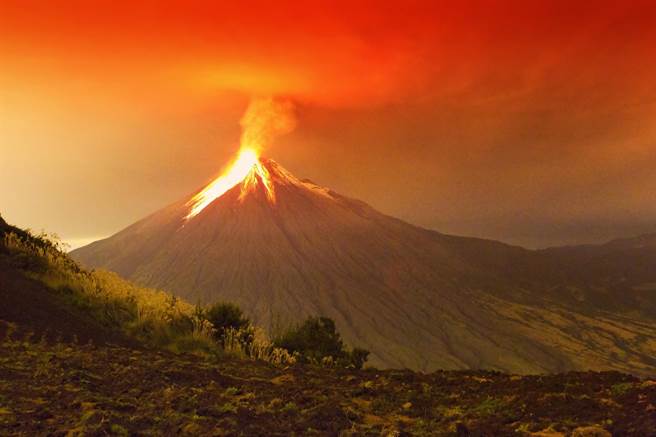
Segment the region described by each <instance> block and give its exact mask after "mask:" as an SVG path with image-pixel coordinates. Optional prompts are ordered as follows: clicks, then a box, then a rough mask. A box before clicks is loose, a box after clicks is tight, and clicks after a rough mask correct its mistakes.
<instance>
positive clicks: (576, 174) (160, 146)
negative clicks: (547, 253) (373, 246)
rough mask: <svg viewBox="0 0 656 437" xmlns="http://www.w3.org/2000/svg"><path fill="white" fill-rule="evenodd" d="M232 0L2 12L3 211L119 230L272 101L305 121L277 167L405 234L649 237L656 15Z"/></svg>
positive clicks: (506, 6)
mask: <svg viewBox="0 0 656 437" xmlns="http://www.w3.org/2000/svg"><path fill="white" fill-rule="evenodd" d="M218 3H220V2H191V1H187V2H163V1H158V2H156V1H148V2H146V1H142V2H137V1H134V2H119V1H111V2H110V1H94V2H88V1H78V2H66V1H62V2H46V1H20V2H19V1H4V0H0V29H2V37H1V38H0V120H2V121H1V122H0V152H1V155H0V156H1V157H0V178H1V179H0V182H1V184H0V212H2V213H3V214H4V215H5V216H6V218H7V219H8V220H10V221H13V222H16V223H17V224H20V225H25V226H32V227H34V228H37V229H40V228H45V229H47V230H50V231H55V232H59V233H60V234H61V235H63V236H64V237H65V238H68V239H76V238H94V237H97V236H102V235H107V234H110V233H113V232H114V231H116V230H118V229H120V228H121V227H123V226H125V225H127V224H129V223H131V222H133V221H134V220H136V219H138V218H140V217H142V216H143V215H145V214H147V213H149V212H151V211H153V210H155V209H157V208H159V207H161V206H163V205H165V204H167V203H169V202H172V201H174V200H177V199H178V198H180V197H182V196H184V195H186V194H188V193H190V192H191V191H193V190H194V189H196V188H198V187H199V186H201V185H202V184H204V183H205V182H207V181H208V180H209V179H211V178H212V177H213V176H214V175H215V174H216V172H217V171H218V170H219V169H220V168H221V167H222V166H223V164H225V161H226V160H227V159H229V157H230V155H231V154H233V153H234V151H235V149H236V147H237V146H236V143H237V141H238V138H239V118H240V116H241V114H242V112H243V111H244V109H245V107H246V105H247V102H248V100H249V98H250V97H251V96H268V95H272V96H276V97H281V98H285V99H289V100H291V101H293V102H294V103H295V105H296V111H297V116H298V127H297V129H296V130H295V131H294V132H293V133H292V134H290V135H288V136H285V137H283V138H280V139H279V140H278V142H277V143H276V144H275V145H274V146H272V147H271V148H270V150H268V151H266V154H267V155H269V156H271V157H273V158H274V159H276V160H278V161H279V162H281V163H282V164H283V165H284V166H286V167H287V168H288V169H289V170H291V171H292V172H294V173H296V174H297V175H298V176H299V177H309V178H311V179H313V180H315V182H317V183H320V184H324V185H328V186H330V187H331V188H334V189H335V190H337V191H340V192H342V193H344V194H347V195H350V196H353V197H358V198H360V199H362V200H365V201H367V202H369V203H371V204H372V205H373V206H375V207H377V208H378V209H380V210H382V211H383V212H386V213H389V214H391V215H395V216H398V217H400V218H403V219H406V220H408V221H410V222H413V223H416V224H420V225H423V226H427V227H431V228H436V229H438V230H441V231H444V232H451V233H460V234H466V235H477V236H484V237H490V238H497V239H502V240H505V241H509V242H512V243H518V244H524V245H528V246H545V245H550V244H560V243H574V242H587V241H599V240H604V239H607V238H611V237H614V236H621V235H632V234H636V233H641V232H650V231H652V232H653V231H656V194H655V193H656V172H655V171H654V169H656V125H655V124H654V119H655V116H656V85H654V84H655V83H656V81H654V80H653V77H654V76H656V74H655V73H656V3H654V2H648V1H645V2H642V1H632V2H619V1H597V2H594V3H590V2H571V1H537V0H536V1H531V2H526V1H459V2H455V1H453V2H436V1H432V2H382V1H378V2H353V1H351V2H336V1H333V2H325V3H321V2H270V1H269V2H230V4H221V5H218ZM221 3H223V2H221ZM226 3H227V2H226ZM354 4H355V5H354Z"/></svg>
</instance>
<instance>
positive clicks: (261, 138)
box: [186, 98, 296, 220]
mask: <svg viewBox="0 0 656 437" xmlns="http://www.w3.org/2000/svg"><path fill="white" fill-rule="evenodd" d="M240 124H241V127H242V133H241V138H240V143H241V148H240V150H239V154H238V155H237V158H236V159H235V160H234V162H233V163H232V164H231V165H230V166H229V167H227V169H226V171H225V172H224V173H223V174H222V175H221V176H219V177H218V178H216V179H215V180H214V181H212V182H211V183H210V184H209V185H207V186H206V187H205V188H203V189H202V190H201V191H200V192H199V193H197V194H196V195H195V196H193V197H192V198H191V200H190V201H189V202H188V205H189V206H190V210H189V214H187V216H186V219H187V220H189V219H191V218H193V217H194V216H196V215H198V214H199V213H200V212H201V211H202V210H203V209H205V208H206V207H207V206H208V205H209V204H210V203H212V202H214V201H215V200H216V199H218V198H219V197H221V196H223V194H225V193H226V191H228V190H230V189H231V188H233V187H235V186H237V185H238V184H240V183H241V184H242V187H241V194H240V196H239V198H240V199H242V200H243V199H244V197H245V196H246V195H247V194H248V193H249V192H250V191H252V190H254V189H255V188H256V187H257V184H258V183H260V182H261V183H262V184H263V185H264V188H265V191H266V195H267V198H268V199H269V201H270V202H272V203H275V200H276V198H275V192H274V189H273V183H272V182H271V177H270V175H269V171H268V170H267V169H266V167H265V166H264V165H263V164H262V162H261V161H260V159H259V154H260V153H259V152H260V150H262V149H263V148H264V147H265V146H268V145H269V144H271V142H272V141H273V139H274V138H275V137H277V136H278V135H282V134H285V133H287V132H291V131H292V130H293V129H294V127H295V125H296V120H295V118H294V114H293V107H292V104H291V103H290V102H281V101H277V100H274V99H272V98H267V99H255V100H253V101H251V103H250V104H249V105H248V109H246V113H245V114H244V116H243V117H242V118H241V120H240Z"/></svg>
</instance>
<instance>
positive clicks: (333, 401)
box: [0, 339, 656, 437]
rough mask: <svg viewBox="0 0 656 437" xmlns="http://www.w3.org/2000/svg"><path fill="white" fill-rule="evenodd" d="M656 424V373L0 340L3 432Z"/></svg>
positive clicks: (554, 430) (437, 431)
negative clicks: (399, 367)
mask: <svg viewBox="0 0 656 437" xmlns="http://www.w3.org/2000/svg"><path fill="white" fill-rule="evenodd" d="M654 429H656V381H652V380H639V379H637V378H635V377H632V376H629V375H625V374H621V373H616V372H609V373H594V372H584V373H569V374H560V375H548V376H523V377H522V376H510V375H504V374H500V373H492V372H484V371H453V372H436V373H433V374H429V375H425V374H416V373H412V372H409V371H391V370H388V371H376V370H365V371H355V370H339V369H322V368H314V367H307V366H295V367H292V368H288V369H281V368H274V367H271V366H268V365H265V364H262V363H256V362H245V361H241V360H236V359H230V358H225V359H222V360H221V361H219V362H215V363H211V362H206V361H203V360H201V359H199V358H198V357H196V356H193V355H173V354H170V353H164V352H157V351H152V350H151V351H149V350H134V349H126V348H118V347H99V346H96V345H86V346H80V345H75V344H55V345H48V344H44V343H41V344H38V343H37V344H35V343H29V342H25V341H18V339H9V340H7V339H5V340H2V341H0V434H2V435H13V434H16V435H29V436H37V435H53V434H54V435H73V434H74V435H151V434H152V435H174V434H175V435H246V436H251V435H252V436H262V435H270V436H289V435H304V436H312V435H322V436H337V435H340V436H342V435H371V436H379V435H417V436H422V435H425V436H435V435H479V436H499V435H520V436H521V435H525V436H528V435H531V434H530V433H531V432H539V431H545V430H547V431H548V433H545V434H535V435H549V436H554V437H556V436H565V435H578V436H586V435H594V436H600V437H606V436H610V435H611V434H610V433H611V432H612V433H613V435H618V436H620V435H622V436H640V437H645V436H652V435H654ZM67 433H68V434H67ZM572 433H573V434H572Z"/></svg>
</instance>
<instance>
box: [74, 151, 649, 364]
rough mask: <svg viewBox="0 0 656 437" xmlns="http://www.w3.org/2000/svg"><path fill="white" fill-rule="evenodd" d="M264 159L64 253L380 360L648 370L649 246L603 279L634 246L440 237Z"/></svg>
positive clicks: (123, 274)
mask: <svg viewBox="0 0 656 437" xmlns="http://www.w3.org/2000/svg"><path fill="white" fill-rule="evenodd" d="M261 166H262V168H263V169H264V170H266V171H265V172H264V173H263V174H265V175H266V177H267V178H269V179H268V180H266V181H264V180H263V179H262V177H263V176H261V175H260V174H259V173H257V174H256V173H255V170H253V172H252V173H251V174H250V175H249V176H247V177H246V178H245V179H244V180H243V181H242V182H241V183H239V184H237V185H235V186H234V187H232V188H231V189H229V190H228V191H226V192H225V193H223V194H222V195H221V196H220V197H218V198H216V199H215V200H213V201H212V202H209V203H208V204H207V206H206V207H205V208H204V209H202V210H201V211H200V212H199V213H198V214H197V215H195V216H193V217H191V218H190V217H189V214H190V203H192V202H193V199H194V198H195V197H196V196H198V194H197V195H196V196H192V197H191V198H185V199H181V200H180V201H178V202H176V203H174V204H172V205H170V206H168V207H166V208H164V209H162V210H160V211H158V212H156V213H154V214H152V215H150V216H149V217H146V218H144V219H143V220H140V221H139V222H137V223H135V224H133V225H131V226H129V227H128V228H126V229H124V230H122V231H121V232H119V233H117V234H116V235H114V236H112V237H110V238H108V239H105V240H102V241H98V242H95V243H92V244H90V245H88V246H86V247H83V248H80V249H78V250H75V251H73V252H72V256H73V257H74V258H75V259H77V260H79V261H80V262H82V263H83V264H84V265H86V266H89V267H101V268H105V269H109V270H112V271H115V272H117V273H119V274H120V275H121V276H123V277H125V278H128V279H130V280H133V281H136V282H137V283H139V284H143V285H147V286H151V287H157V288H161V289H165V290H169V291H172V292H175V293H176V294H177V295H179V296H182V297H183V298H185V299H187V300H189V301H191V302H196V301H201V302H204V303H207V302H214V301H219V300H228V301H234V302H236V303H238V304H239V305H240V306H241V307H242V308H245V309H246V310H247V311H248V314H249V316H251V317H252V318H253V319H254V320H256V322H257V323H258V324H260V325H262V326H265V327H269V328H272V329H275V328H276V326H277V325H280V324H285V323H289V322H290V321H294V320H298V319H300V318H303V317H305V316H308V315H314V314H321V315H326V316H328V317H331V318H332V319H334V320H335V321H336V323H337V326H338V328H339V330H340V332H342V333H343V335H344V337H345V339H346V340H347V341H348V342H349V343H350V344H357V345H361V346H363V347H365V348H366V349H368V350H370V351H371V352H372V355H371V361H372V363H374V364H375V365H377V366H383V367H392V368H403V367H407V368H411V369H416V370H423V371H432V370H436V369H476V368H487V369H496V370H502V371H507V372H517V373H535V372H558V371H567V370H584V369H595V370H621V371H627V372H632V373H636V374H642V375H650V374H654V373H655V369H656V360H654V359H653V358H652V357H654V356H656V325H655V324H654V308H655V300H654V298H653V294H652V293H650V291H649V290H650V289H649V288H648V287H649V284H650V283H654V282H656V269H651V270H649V269H648V268H646V267H648V266H656V254H654V253H653V251H652V252H648V251H645V249H644V248H636V249H635V250H636V254H635V257H637V258H639V259H640V260H641V262H642V264H641V265H642V266H644V267H645V268H643V269H642V270H640V271H639V272H638V271H636V272H633V271H626V269H622V268H621V267H619V266H620V265H621V264H617V266H618V267H617V269H616V271H617V272H618V274H617V275H614V276H612V277H607V276H606V275H603V274H601V272H603V271H605V267H604V262H606V263H607V264H608V263H611V264H612V263H615V262H620V261H621V262H623V263H625V264H626V263H627V262H629V261H627V260H629V259H630V258H626V257H625V254H622V253H617V254H616V255H613V256H611V257H610V258H609V257H607V258H600V257H598V256H596V255H594V256H591V257H590V258H588V260H589V262H588V263H586V262H585V261H584V258H583V257H582V256H580V255H579V254H578V252H577V250H576V249H572V250H571V251H566V252H567V253H564V252H559V251H557V250H551V251H530V250H526V249H522V248H519V247H514V246H509V245H505V244H503V243H499V242H495V241H489V240H481V239H475V238H463V237H457V236H449V235H444V234H441V233H438V232H435V231H430V230H426V229H422V228H419V227H416V226H413V225H411V224H408V223H405V222H403V221H401V220H398V219H395V218H393V217H389V216H386V215H384V214H381V213H379V212H378V211H376V210H374V209H373V208H371V207H370V206H368V205H366V204H365V203H363V202H360V201H357V200H354V199H350V198H348V197H345V196H342V195H340V194H337V193H335V192H334V191H331V190H329V189H327V188H324V187H320V186H318V185H316V184H314V183H312V182H310V181H307V180H300V179H298V178H296V177H295V176H293V175H291V174H290V173H289V172H288V171H286V170H285V169H284V168H282V167H281V166H280V165H278V164H277V163H275V162H274V161H271V160H262V161H261ZM258 171H260V170H258ZM271 192H273V193H275V196H272V195H271ZM590 250H591V251H592V252H595V250H596V249H595V248H591V249H590ZM609 250H610V252H612V250H611V249H609ZM595 253H596V252H595ZM613 253H615V252H613ZM609 256H610V255H609ZM604 260H605V261H604ZM613 265H614V266H615V265H616V264H613ZM579 270H583V271H585V272H587V273H582V272H581V271H579ZM619 273H626V274H619ZM645 287H647V288H645Z"/></svg>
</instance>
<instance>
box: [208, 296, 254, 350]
mask: <svg viewBox="0 0 656 437" xmlns="http://www.w3.org/2000/svg"><path fill="white" fill-rule="evenodd" d="M205 318H206V319H207V320H209V322H210V323H211V324H212V326H214V339H215V340H216V341H217V342H218V343H219V344H221V345H222V346H223V345H225V341H226V336H227V335H228V334H229V333H230V334H233V335H234V333H239V337H240V338H239V339H238V340H239V341H240V342H242V343H244V344H250V343H252V341H253V335H252V333H251V331H252V330H250V329H249V328H250V327H251V322H250V320H248V318H247V317H246V316H245V315H244V312H243V311H242V310H241V308H239V307H238V306H237V305H235V304H233V303H230V302H218V303H215V304H214V305H212V306H210V307H209V308H208V309H207V311H206V312H205Z"/></svg>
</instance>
